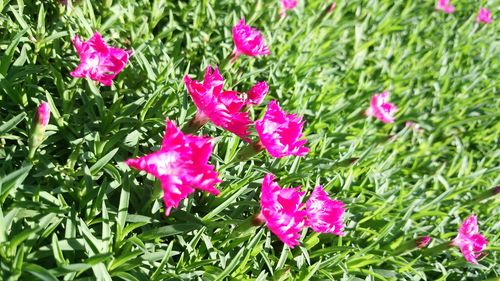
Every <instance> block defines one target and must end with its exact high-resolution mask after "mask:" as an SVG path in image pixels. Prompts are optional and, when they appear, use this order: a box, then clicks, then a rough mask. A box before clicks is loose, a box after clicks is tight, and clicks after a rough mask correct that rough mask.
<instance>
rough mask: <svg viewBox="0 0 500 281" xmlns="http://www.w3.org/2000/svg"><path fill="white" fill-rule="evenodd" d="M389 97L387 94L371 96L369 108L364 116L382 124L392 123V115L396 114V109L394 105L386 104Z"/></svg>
mask: <svg viewBox="0 0 500 281" xmlns="http://www.w3.org/2000/svg"><path fill="white" fill-rule="evenodd" d="M389 95H390V94H389V92H383V93H381V94H375V95H373V96H372V99H371V101H370V108H368V110H367V111H366V115H368V116H374V117H375V118H377V119H379V120H380V121H382V122H384V123H392V122H394V113H396V111H397V110H398V108H397V107H396V106H395V105H394V104H392V103H390V102H388V100H389Z"/></svg>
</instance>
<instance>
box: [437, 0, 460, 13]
mask: <svg viewBox="0 0 500 281" xmlns="http://www.w3.org/2000/svg"><path fill="white" fill-rule="evenodd" d="M436 9H438V10H441V11H443V12H445V13H447V14H451V13H453V12H454V11H455V7H454V6H453V5H451V4H450V0H438V1H437V5H436Z"/></svg>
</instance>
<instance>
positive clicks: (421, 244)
mask: <svg viewBox="0 0 500 281" xmlns="http://www.w3.org/2000/svg"><path fill="white" fill-rule="evenodd" d="M430 242H431V237H430V236H423V237H419V238H417V241H416V243H417V247H418V248H419V249H423V248H425V247H427V245H429V243H430Z"/></svg>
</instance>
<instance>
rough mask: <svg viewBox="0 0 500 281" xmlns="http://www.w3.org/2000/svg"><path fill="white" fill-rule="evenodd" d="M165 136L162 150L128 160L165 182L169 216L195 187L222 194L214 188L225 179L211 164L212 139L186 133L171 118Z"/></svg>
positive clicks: (129, 163) (135, 167)
mask: <svg viewBox="0 0 500 281" xmlns="http://www.w3.org/2000/svg"><path fill="white" fill-rule="evenodd" d="M166 122H167V126H166V129H165V136H164V138H163V143H162V146H161V149H160V150H159V151H156V152H153V153H151V154H148V155H146V156H143V157H139V158H135V159H129V160H127V161H126V163H127V164H128V165H129V166H130V167H132V168H134V169H137V170H140V171H146V172H147V173H149V174H151V175H153V176H155V177H156V178H158V179H159V180H160V181H161V187H162V189H163V201H164V203H165V207H166V210H165V215H167V216H168V215H169V214H170V210H171V209H172V208H176V207H177V206H178V205H179V202H180V201H181V200H183V199H185V198H186V197H187V196H188V195H189V194H191V193H193V192H194V188H197V189H200V190H204V191H207V192H209V193H211V194H214V195H218V194H219V191H218V190H217V189H216V188H215V187H214V186H215V185H216V184H217V183H219V182H221V180H220V179H219V178H218V177H217V172H216V171H215V170H214V166H212V165H209V164H207V162H208V159H209V158H210V154H211V152H212V144H211V142H210V139H209V138H204V137H199V136H192V135H185V134H184V133H182V132H181V131H180V130H179V129H178V128H177V127H176V126H175V124H174V123H173V122H171V121H169V120H167V121H166Z"/></svg>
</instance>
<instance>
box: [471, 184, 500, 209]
mask: <svg viewBox="0 0 500 281" xmlns="http://www.w3.org/2000/svg"><path fill="white" fill-rule="evenodd" d="M499 193H500V186H496V187H493V188H491V189H488V190H486V191H485V192H483V193H481V194H479V195H478V196H477V197H476V198H473V199H472V200H470V201H469V202H467V203H466V204H467V205H475V204H477V203H479V202H481V201H483V200H485V199H489V198H492V197H495V195H497V194H499Z"/></svg>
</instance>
